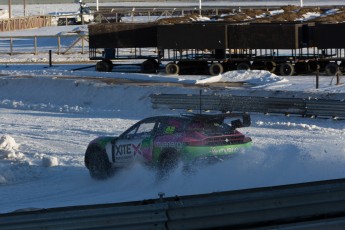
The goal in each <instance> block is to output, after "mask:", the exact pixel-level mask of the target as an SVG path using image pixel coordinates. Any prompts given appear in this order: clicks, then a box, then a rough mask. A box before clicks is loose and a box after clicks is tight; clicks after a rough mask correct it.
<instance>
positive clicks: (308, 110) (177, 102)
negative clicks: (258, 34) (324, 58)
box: [151, 94, 345, 118]
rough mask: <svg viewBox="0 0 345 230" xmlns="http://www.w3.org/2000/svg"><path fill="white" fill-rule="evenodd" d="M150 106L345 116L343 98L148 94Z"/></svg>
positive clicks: (197, 109) (196, 109)
mask: <svg viewBox="0 0 345 230" xmlns="http://www.w3.org/2000/svg"><path fill="white" fill-rule="evenodd" d="M151 101H152V106H153V108H154V109H156V108H169V109H185V110H195V111H200V110H201V111H205V110H214V111H222V112H228V111H230V112H232V111H241V112H258V113H280V114H285V115H288V114H296V115H301V116H326V117H333V118H338V117H339V118H344V117H345V101H337V100H322V99H302V98H272V97H269V98H266V97H246V96H232V95H188V94H157V95H151Z"/></svg>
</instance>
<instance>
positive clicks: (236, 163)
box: [0, 30, 345, 213]
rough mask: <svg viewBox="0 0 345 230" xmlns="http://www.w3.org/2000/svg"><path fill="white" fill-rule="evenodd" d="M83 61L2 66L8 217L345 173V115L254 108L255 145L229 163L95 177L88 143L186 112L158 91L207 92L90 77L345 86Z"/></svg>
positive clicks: (1, 192)
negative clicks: (157, 101) (158, 103)
mask: <svg viewBox="0 0 345 230" xmlns="http://www.w3.org/2000/svg"><path fill="white" fill-rule="evenodd" d="M27 33H28V34H32V33H35V31H34V30H30V31H27ZM12 58H14V59H15V57H12ZM80 66H81V65H74V64H70V65H63V64H58V65H53V66H52V67H49V66H48V65H47V64H20V65H19V64H18V65H15V64H8V65H0V197H1V199H0V213H6V212H11V211H14V210H17V209H23V208H49V207H61V206H71V205H84V204H97V203H111V202H123V201H133V200H142V199H150V198H157V197H158V193H159V192H164V193H165V194H166V196H175V195H187V194H202V193H209V192H217V191H227V190H236V189H243V188H256V187H262V186H273V185H281V184H290V183H299V182H306V181H318V180H326V179H335V178H343V177H344V176H345V168H344V163H345V140H344V139H345V121H343V120H332V119H310V118H302V117H298V116H282V115H274V114H271V115H263V114H252V121H253V123H252V126H251V127H248V128H242V129H241V131H242V132H244V133H245V134H246V135H248V136H250V137H252V139H253V146H252V147H251V148H250V149H246V150H243V151H241V152H239V153H238V154H235V155H234V156H233V158H231V159H229V160H227V161H224V162H222V163H219V164H215V165H209V166H205V167H202V168H199V169H197V171H196V172H195V173H193V174H185V173H183V170H182V169H181V167H180V168H178V169H177V170H176V171H175V172H173V173H172V174H171V175H170V177H169V178H168V179H167V180H165V181H160V180H159V179H157V175H156V173H155V172H154V171H152V170H151V169H149V168H146V167H145V166H143V165H140V164H135V165H133V166H131V167H130V168H128V169H125V170H123V171H120V172H118V173H117V174H116V175H114V177H112V178H110V179H108V180H105V181H95V180H93V179H91V177H90V176H89V174H88V171H87V169H86V168H85V167H84V162H83V156H84V152H85V149H86V146H87V144H88V142H89V141H90V140H92V139H94V138H95V137H97V136H101V135H118V134H120V133H121V132H123V131H124V130H125V129H126V128H128V127H129V126H130V125H132V124H134V123H135V122H136V121H138V120H140V119H142V118H144V117H147V116H151V115H160V114H167V113H169V114H171V113H175V114H177V113H180V112H181V111H169V110H165V109H160V110H153V109H152V107H151V101H150V97H149V96H150V95H151V94H153V93H199V88H193V87H186V88H184V87H176V86H164V85H162V86H134V85H126V84H106V83H103V82H101V81H97V80H90V79H87V78H86V77H94V78H105V77H106V78H120V79H123V78H127V79H133V80H138V79H141V80H147V81H155V82H161V83H164V82H173V83H178V82H180V83H185V84H189V85H194V84H196V85H198V86H203V85H204V88H203V93H204V94H212V93H226V94H235V95H255V96H273V95H274V96H280V97H313V98H332V99H345V97H344V93H345V86H344V85H338V86H336V85H335V79H334V78H332V77H326V76H321V81H320V89H315V76H294V77H287V78H282V77H278V76H276V75H274V74H270V73H268V72H265V71H237V72H228V73H224V74H223V75H222V76H215V77H209V76H166V75H164V74H158V75H147V74H138V73H122V72H113V73H97V72H95V71H94V70H93V69H92V68H91V69H85V70H80V71H73V69H75V68H77V67H80ZM217 81H218V82H219V81H246V82H248V83H250V84H251V86H250V87H246V88H216V89H211V88H209V87H207V86H206V85H207V84H209V83H210V82H217ZM341 82H342V83H343V82H344V80H343V79H342V81H341Z"/></svg>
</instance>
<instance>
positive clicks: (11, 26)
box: [0, 15, 52, 32]
mask: <svg viewBox="0 0 345 230" xmlns="http://www.w3.org/2000/svg"><path fill="white" fill-rule="evenodd" d="M46 26H52V16H49V15H40V16H27V17H17V18H7V19H1V20H0V32H4V31H13V30H24V29H33V28H40V27H46Z"/></svg>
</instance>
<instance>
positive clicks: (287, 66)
mask: <svg viewBox="0 0 345 230" xmlns="http://www.w3.org/2000/svg"><path fill="white" fill-rule="evenodd" d="M294 73H295V68H294V66H293V65H292V64H291V63H282V64H281V65H280V75H281V76H292V75H293V74H294Z"/></svg>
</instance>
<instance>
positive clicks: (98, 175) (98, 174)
mask: <svg viewBox="0 0 345 230" xmlns="http://www.w3.org/2000/svg"><path fill="white" fill-rule="evenodd" d="M85 165H86V167H87V168H88V169H89V172H90V176H91V177H92V178H93V179H96V180H105V179H107V178H108V177H110V176H111V175H112V169H111V163H110V162H109V159H108V156H107V154H106V153H105V151H104V150H102V149H100V148H99V147H98V146H94V145H91V146H89V147H88V148H87V150H86V153H85Z"/></svg>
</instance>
